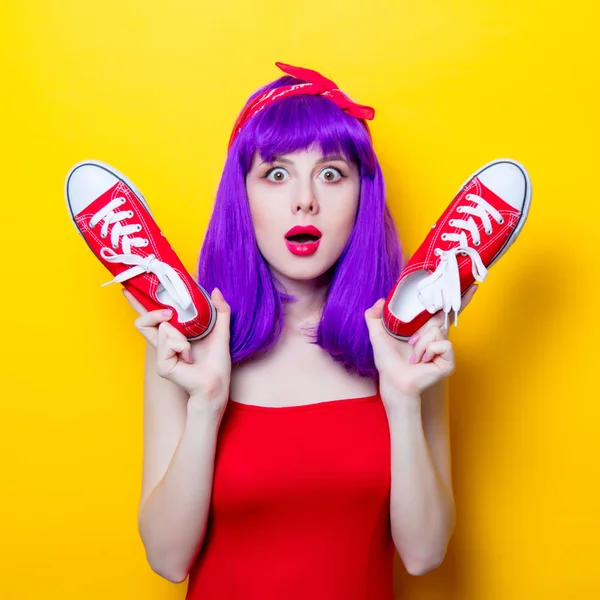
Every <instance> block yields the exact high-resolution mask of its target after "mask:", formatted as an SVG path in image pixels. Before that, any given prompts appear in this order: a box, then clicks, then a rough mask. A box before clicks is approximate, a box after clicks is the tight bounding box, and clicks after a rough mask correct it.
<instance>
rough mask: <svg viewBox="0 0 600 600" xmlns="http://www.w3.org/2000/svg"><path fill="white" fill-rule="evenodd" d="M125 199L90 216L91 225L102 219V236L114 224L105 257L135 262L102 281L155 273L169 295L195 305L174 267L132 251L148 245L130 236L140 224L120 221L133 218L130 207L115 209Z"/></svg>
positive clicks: (119, 281) (121, 279) (180, 302)
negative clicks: (120, 250)
mask: <svg viewBox="0 0 600 600" xmlns="http://www.w3.org/2000/svg"><path fill="white" fill-rule="evenodd" d="M125 202H126V200H125V198H114V199H113V200H111V201H110V202H109V203H108V204H107V205H106V206H104V207H103V208H102V209H101V210H99V211H98V212H97V213H96V214H95V215H94V216H93V217H92V218H91V219H90V228H93V227H95V226H96V225H97V224H98V223H100V222H101V221H103V223H102V229H101V230H100V236H101V237H103V238H105V237H106V236H107V235H108V229H109V227H111V225H112V230H111V236H110V242H111V245H112V247H113V250H111V249H110V248H102V250H100V254H101V255H102V258H104V260H106V261H108V262H112V263H122V264H125V265H133V266H132V268H131V269H127V270H126V271H123V272H122V273H120V274H119V275H117V276H116V277H115V278H114V279H112V280H111V281H107V282H106V283H103V284H102V287H104V286H107V285H110V284H111V283H122V282H123V281H126V280H127V279H131V278H132V277H135V276H136V275H140V274H141V273H153V274H154V275H156V277H157V278H158V280H159V281H160V283H161V284H162V285H163V286H164V288H165V290H166V291H167V293H168V294H169V296H171V298H172V299H173V300H174V301H175V302H176V303H177V304H178V305H180V306H181V307H182V308H184V309H186V308H188V307H189V306H191V304H192V297H191V296H190V293H189V291H188V289H187V287H186V286H185V284H184V283H183V281H182V280H181V277H180V276H179V274H178V273H177V271H175V269H173V267H171V266H170V265H168V264H167V263H164V262H162V261H160V260H158V259H157V258H156V256H155V255H154V254H150V255H148V256H146V257H143V256H139V255H137V254H132V253H131V248H142V247H144V246H147V245H148V240H147V239H143V238H140V237H131V236H132V234H134V233H138V232H140V231H141V230H142V226H141V225H140V224H131V225H123V224H122V223H121V221H122V220H123V219H127V218H131V217H133V211H131V210H129V211H121V212H115V211H116V209H117V208H118V207H119V206H121V205H122V204H125ZM119 244H120V245H121V247H122V252H123V253H122V254H119V253H117V252H115V250H117V249H118V248H119Z"/></svg>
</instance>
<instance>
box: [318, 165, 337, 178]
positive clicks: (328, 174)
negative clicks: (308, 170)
mask: <svg viewBox="0 0 600 600" xmlns="http://www.w3.org/2000/svg"><path fill="white" fill-rule="evenodd" d="M319 175H320V176H322V177H323V179H324V180H325V181H338V179H341V178H342V177H343V175H342V174H341V172H340V171H339V169H336V168H334V167H327V168H326V169H323V170H322V171H321V173H320V174H319Z"/></svg>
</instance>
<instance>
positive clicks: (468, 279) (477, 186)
mask: <svg viewBox="0 0 600 600" xmlns="http://www.w3.org/2000/svg"><path fill="white" fill-rule="evenodd" d="M468 194H476V195H477V196H480V197H481V198H483V199H484V200H485V201H487V202H488V203H489V204H490V205H491V206H492V207H493V208H495V209H496V210H497V211H498V212H499V213H500V215H501V216H502V218H503V219H504V223H503V224H498V223H497V222H496V221H495V220H494V219H493V218H490V220H491V225H492V234H491V235H488V234H487V233H486V232H485V224H484V223H483V221H482V220H481V219H478V218H476V217H472V216H471V215H468V214H464V213H461V212H457V209H458V208H459V207H460V206H476V203H475V202H474V201H472V200H469V199H467V195H468ZM520 217H521V211H519V210H517V209H516V208H514V207H512V206H511V205H510V204H508V203H506V202H505V201H504V200H502V198H500V197H499V196H497V195H496V194H495V193H494V192H492V191H491V190H490V189H488V188H487V187H485V186H484V185H483V184H482V183H481V181H480V180H479V179H478V178H477V177H475V178H473V179H471V180H470V181H469V182H468V183H467V184H466V185H465V186H464V187H463V188H462V189H461V190H460V192H459V193H458V195H457V196H456V197H455V198H454V200H453V201H452V202H451V203H450V205H449V206H448V207H447V208H446V210H445V211H444V213H443V214H442V216H441V217H440V219H439V220H438V222H437V223H436V224H435V225H434V226H433V227H432V229H431V230H430V231H429V233H428V235H427V237H426V238H425V240H424V241H423V243H422V244H421V246H420V247H419V248H418V250H417V251H416V252H415V253H414V255H413V256H412V257H411V258H410V260H409V261H408V263H407V264H406V267H405V268H404V270H403V271H402V274H401V276H400V279H399V280H398V282H397V283H396V285H395V286H394V289H393V290H392V291H391V293H390V294H389V296H388V298H387V300H386V302H385V305H384V309H383V319H384V323H385V326H386V328H387V329H388V330H389V331H390V333H392V334H393V335H397V336H401V337H410V336H411V335H412V334H413V333H415V331H417V330H418V329H420V328H421V327H422V326H423V325H424V324H425V323H426V322H427V321H428V320H429V319H430V318H431V314H433V313H435V312H437V311H438V310H439V308H438V309H437V310H434V311H433V313H431V312H429V310H428V309H427V308H425V307H424V308H423V311H422V312H421V313H420V314H419V315H418V316H417V317H416V318H415V319H413V320H412V321H410V322H409V323H405V322H403V321H401V320H400V319H399V318H397V317H396V316H395V315H394V314H393V313H392V312H391V311H390V302H391V300H392V298H393V296H394V293H395V292H396V289H397V288H398V286H399V285H400V283H401V282H402V281H403V280H404V279H405V278H406V277H407V276H408V275H410V274H411V273H414V272H415V271H420V270H425V271H427V273H429V274H431V273H433V272H434V271H435V270H436V269H437V267H438V265H439V263H440V257H439V256H436V254H435V253H434V251H435V249H436V248H438V249H440V250H443V251H446V250H450V249H451V248H455V247H457V246H458V245H459V243H458V242H456V241H451V240H444V239H442V235H443V234H448V233H455V234H457V233H461V232H464V235H465V236H466V239H467V241H468V245H469V246H470V247H471V248H473V249H474V250H476V251H477V253H478V254H479V256H480V257H481V261H482V263H483V265H484V266H485V267H487V266H489V265H490V264H491V263H492V261H493V260H494V258H495V257H496V256H497V255H498V254H499V253H500V252H501V250H502V249H503V247H504V246H505V245H506V244H507V242H508V241H509V238H510V237H511V235H512V234H513V232H514V230H515V228H516V226H517V224H518V222H519V220H520ZM470 218H473V221H474V222H475V223H476V225H477V230H478V231H479V235H480V240H481V242H480V245H479V246H475V245H474V243H473V239H472V237H471V234H470V233H469V232H468V231H467V230H465V229H463V228H457V227H454V226H452V225H451V224H450V221H451V220H454V219H460V220H469V219H470ZM456 258H457V263H458V269H459V274H460V287H461V292H462V294H464V293H465V292H466V291H467V289H468V288H469V287H470V286H471V285H472V284H473V283H474V282H475V276H474V274H473V260H472V258H471V257H470V256H468V255H467V256H462V255H461V254H458V256H457V257H456Z"/></svg>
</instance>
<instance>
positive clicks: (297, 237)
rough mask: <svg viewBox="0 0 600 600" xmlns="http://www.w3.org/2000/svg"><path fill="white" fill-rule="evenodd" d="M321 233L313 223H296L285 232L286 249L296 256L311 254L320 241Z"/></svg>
mask: <svg viewBox="0 0 600 600" xmlns="http://www.w3.org/2000/svg"><path fill="white" fill-rule="evenodd" d="M321 236H322V233H321V232H320V231H319V230H318V229H317V228H316V227H315V226H314V225H307V226H302V225H296V226H295V227H292V228H291V229H290V230H289V231H288V232H287V233H286V234H285V244H286V246H287V248H288V250H289V251H290V252H291V253H292V254H295V255H296V256H311V255H312V254H314V253H315V252H316V251H317V249H318V247H319V244H320V243H321Z"/></svg>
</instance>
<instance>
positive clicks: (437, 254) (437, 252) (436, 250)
mask: <svg viewBox="0 0 600 600" xmlns="http://www.w3.org/2000/svg"><path fill="white" fill-rule="evenodd" d="M433 253H434V254H435V255H436V256H439V255H440V249H439V248H436V249H435V250H434V251H433Z"/></svg>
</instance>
